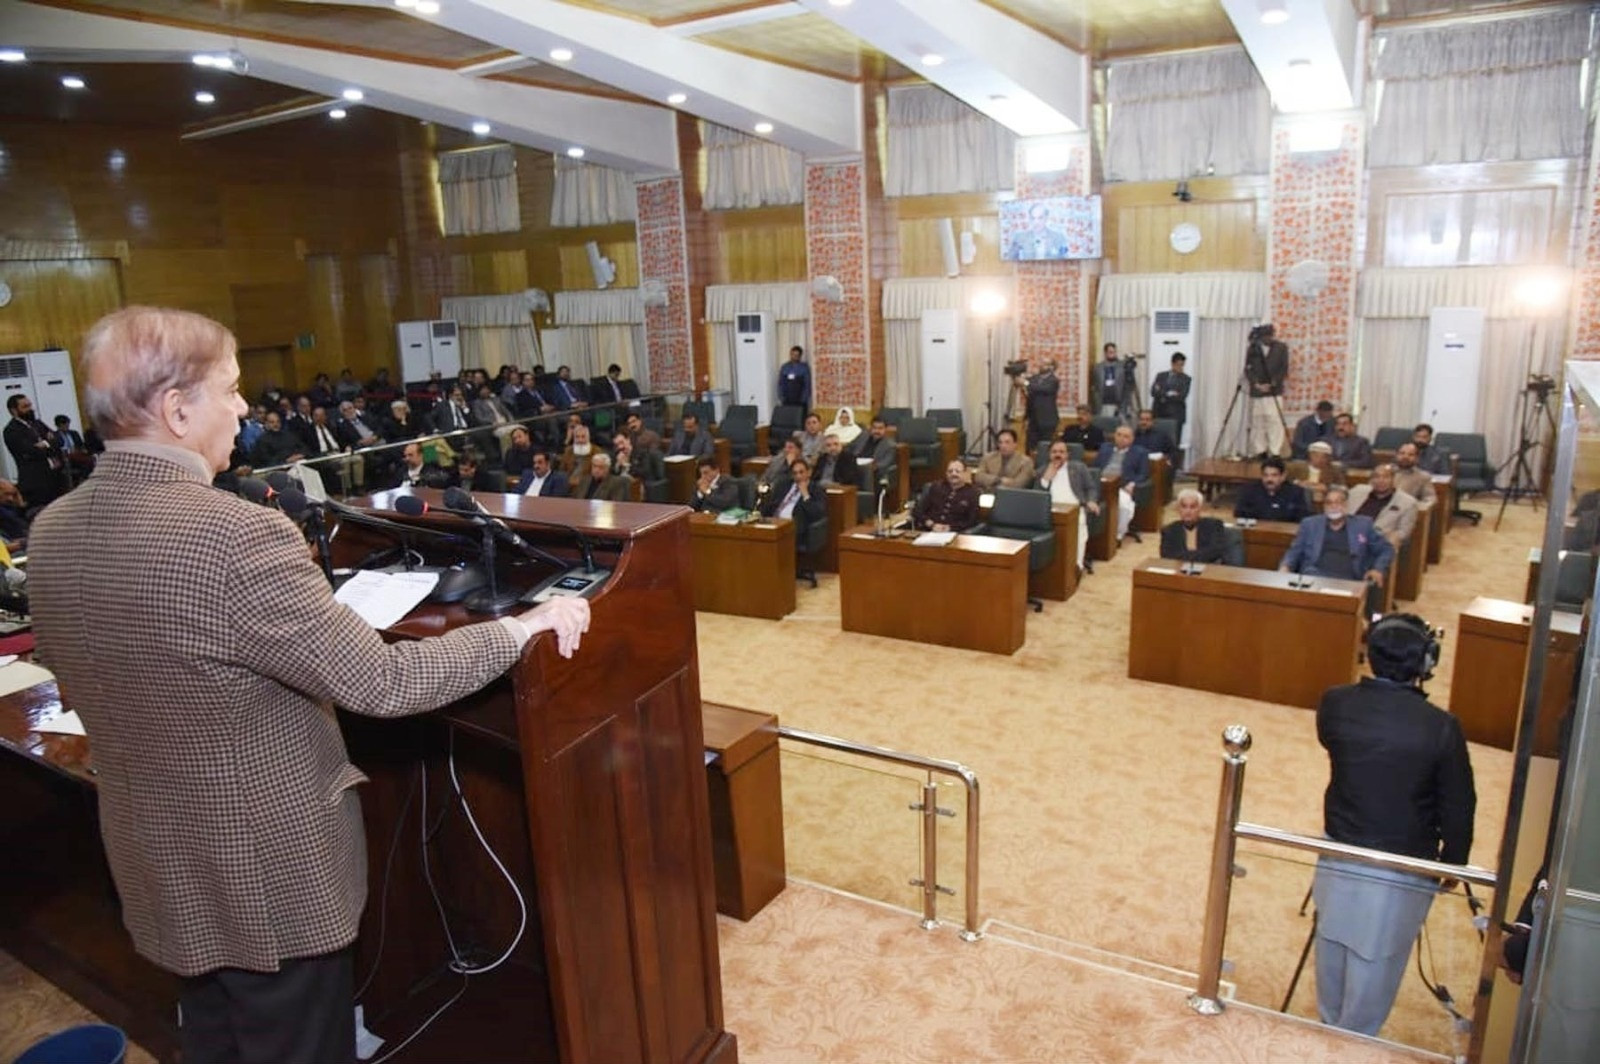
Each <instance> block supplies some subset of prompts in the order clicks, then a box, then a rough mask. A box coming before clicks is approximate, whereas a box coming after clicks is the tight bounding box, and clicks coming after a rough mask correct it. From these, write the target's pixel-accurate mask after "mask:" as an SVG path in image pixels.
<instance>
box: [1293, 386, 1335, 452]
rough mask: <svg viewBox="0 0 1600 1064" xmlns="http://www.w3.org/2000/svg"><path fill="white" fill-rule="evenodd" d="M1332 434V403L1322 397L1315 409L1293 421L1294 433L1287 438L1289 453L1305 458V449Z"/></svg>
mask: <svg viewBox="0 0 1600 1064" xmlns="http://www.w3.org/2000/svg"><path fill="white" fill-rule="evenodd" d="M1332 436H1333V404H1332V403H1330V402H1328V400H1326V399H1324V400H1322V401H1321V402H1320V403H1318V404H1317V409H1316V410H1315V411H1313V412H1312V413H1309V414H1307V415H1306V416H1305V417H1303V418H1301V419H1300V420H1299V421H1297V422H1295V425H1294V435H1293V436H1291V437H1290V438H1289V455H1290V456H1291V457H1293V458H1298V459H1300V460H1301V461H1304V460H1305V457H1306V451H1307V450H1308V449H1309V448H1310V447H1311V445H1312V444H1313V443H1316V442H1317V441H1318V440H1326V439H1329V438H1330V437H1332Z"/></svg>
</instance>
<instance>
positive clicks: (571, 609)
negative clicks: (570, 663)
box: [517, 597, 589, 658]
mask: <svg viewBox="0 0 1600 1064" xmlns="http://www.w3.org/2000/svg"><path fill="white" fill-rule="evenodd" d="M517 620H519V621H521V622H522V623H523V624H524V625H526V626H527V629H528V631H529V632H531V633H532V634H533V635H538V634H539V633H540V632H554V633H555V634H556V649H557V650H559V651H561V656H562V657H564V658H570V657H572V655H573V652H574V651H576V650H577V649H578V643H579V642H581V641H582V639H583V633H585V632H587V631H588V630H589V600H588V599H585V598H576V597H573V598H555V599H551V600H550V601H549V602H546V603H543V604H542V605H539V606H536V607H534V608H533V609H531V610H529V611H528V612H527V613H520V614H518V615H517Z"/></svg>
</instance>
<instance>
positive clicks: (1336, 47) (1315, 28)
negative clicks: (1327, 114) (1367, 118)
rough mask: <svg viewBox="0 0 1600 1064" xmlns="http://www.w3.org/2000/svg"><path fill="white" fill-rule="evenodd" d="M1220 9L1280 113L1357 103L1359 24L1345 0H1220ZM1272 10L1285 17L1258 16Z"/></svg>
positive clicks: (1333, 108)
mask: <svg viewBox="0 0 1600 1064" xmlns="http://www.w3.org/2000/svg"><path fill="white" fill-rule="evenodd" d="M1222 8H1223V10H1224V11H1226V12H1227V13H1228V18H1229V19H1231V20H1232V21H1233V27H1234V29H1235V31H1237V32H1238V34H1239V40H1241V41H1242V42H1244V47H1245V51H1247V52H1249V53H1250V60H1251V62H1253V63H1255V65H1256V70H1257V71H1259V72H1260V74H1261V80H1262V81H1264V82H1266V85H1267V91H1268V92H1269V93H1271V94H1272V103H1273V106H1274V107H1276V108H1277V109H1278V110H1279V111H1281V112H1284V113H1286V114H1306V113H1313V112H1319V111H1343V110H1348V109H1349V108H1352V107H1356V106H1358V105H1359V104H1360V103H1361V83H1362V78H1361V77H1360V76H1359V75H1360V69H1361V63H1360V57H1361V53H1362V47H1361V23H1360V20H1359V18H1358V17H1357V15H1356V11H1355V7H1354V6H1353V5H1352V4H1351V3H1350V2H1349V0H1273V2H1270V3H1269V2H1264V0H1222ZM1269 9H1272V10H1276V11H1279V12H1280V13H1281V14H1282V15H1284V16H1286V17H1283V18H1280V19H1278V20H1276V21H1268V22H1263V21H1262V18H1261V17H1262V13H1263V12H1265V11H1267V10H1269Z"/></svg>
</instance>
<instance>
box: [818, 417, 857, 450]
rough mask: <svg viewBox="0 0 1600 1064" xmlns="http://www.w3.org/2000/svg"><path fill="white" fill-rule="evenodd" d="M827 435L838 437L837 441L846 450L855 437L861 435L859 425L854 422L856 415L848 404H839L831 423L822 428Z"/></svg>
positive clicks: (854, 440)
mask: <svg viewBox="0 0 1600 1064" xmlns="http://www.w3.org/2000/svg"><path fill="white" fill-rule="evenodd" d="M822 431H823V434H824V435H827V436H837V437H839V442H840V443H842V444H844V446H845V448H846V449H847V450H848V449H849V447H850V445H851V444H852V443H855V442H856V437H858V436H860V435H861V426H860V425H857V424H856V416H855V414H854V413H853V412H852V411H851V410H850V408H849V407H848V406H841V407H840V408H839V409H838V411H837V412H836V413H835V414H834V415H833V424H831V425H829V426H828V427H827V428H825V429H823V430H822Z"/></svg>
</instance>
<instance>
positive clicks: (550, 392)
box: [545, 366, 589, 410]
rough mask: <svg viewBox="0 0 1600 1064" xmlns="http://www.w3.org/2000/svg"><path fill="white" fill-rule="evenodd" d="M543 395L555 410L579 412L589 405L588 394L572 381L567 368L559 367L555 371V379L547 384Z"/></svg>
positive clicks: (570, 373)
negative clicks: (575, 410)
mask: <svg viewBox="0 0 1600 1064" xmlns="http://www.w3.org/2000/svg"><path fill="white" fill-rule="evenodd" d="M545 394H546V396H547V397H548V398H549V400H550V402H551V403H553V404H555V408H556V409H557V410H573V409H578V410H581V409H583V408H584V407H586V406H588V405H589V401H588V400H589V397H588V394H587V393H586V392H585V391H584V390H583V385H582V384H579V383H578V382H577V381H575V380H573V379H572V369H571V367H569V366H560V367H558V368H557V369H556V375H555V378H554V379H553V380H551V381H549V382H548V384H547V386H546V389H545Z"/></svg>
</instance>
